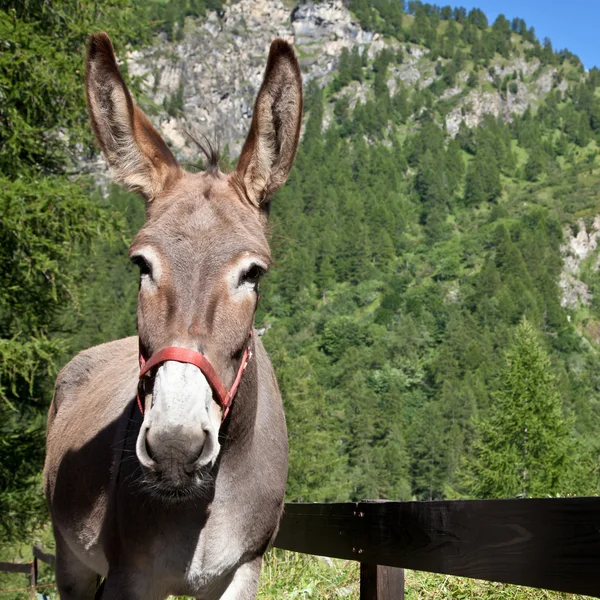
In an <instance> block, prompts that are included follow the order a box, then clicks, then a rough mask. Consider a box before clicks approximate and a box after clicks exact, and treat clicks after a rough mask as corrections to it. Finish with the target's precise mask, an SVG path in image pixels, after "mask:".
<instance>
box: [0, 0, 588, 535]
mask: <svg viewBox="0 0 600 600" xmlns="http://www.w3.org/2000/svg"><path fill="white" fill-rule="evenodd" d="M288 4H289V3H288ZM291 4H292V7H293V4H294V2H292V3H291ZM345 6H346V8H347V9H348V10H349V11H350V14H351V15H352V18H353V19H354V20H355V21H356V22H357V23H359V24H360V27H361V28H362V29H363V30H365V31H369V32H373V35H374V36H376V38H377V39H380V40H386V44H385V45H384V46H383V47H382V49H381V50H379V51H377V52H369V51H368V49H367V46H365V47H364V48H360V47H358V46H357V45H355V46H352V47H351V48H350V47H349V48H347V49H344V50H342V51H341V52H340V53H339V55H338V56H337V57H336V62H335V66H334V70H333V75H332V76H331V77H329V78H328V79H324V80H323V79H320V78H319V77H312V78H308V79H306V78H305V88H304V94H305V96H304V125H303V134H302V141H301V145H300V149H299V151H298V155H297V158H296V162H295V166H294V168H293V169H292V172H291V174H290V178H289V180H288V183H287V184H286V185H285V186H284V187H283V189H281V190H280V191H279V192H278V193H277V194H276V196H275V197H274V198H273V200H272V202H271V209H270V216H269V219H270V229H271V238H270V243H271V247H272V249H273V258H274V264H273V266H272V268H271V270H270V271H269V273H268V274H267V276H266V277H265V279H264V280H263V282H262V284H261V298H260V304H259V310H258V313H257V316H256V328H257V330H259V331H260V333H261V334H262V340H263V343H264V344H265V346H266V348H267V351H268V352H269V355H270V357H271V360H272V362H273V365H274V367H275V371H276V374H277V378H278V382H279V386H280V388H281V392H282V396H283V400H284V405H285V411H286V419H287V424H288V434H289V444H290V472H289V479H288V487H287V499H288V500H289V501H295V500H300V501H319V502H334V501H350V500H360V499H366V498H368V499H390V500H410V499H416V500H435V499H459V498H515V497H550V496H552V497H556V496H583V495H598V493H599V492H600V438H599V436H598V432H599V431H600V252H598V251H597V249H596V244H597V240H598V239H599V238H600V71H599V70H598V69H596V68H593V69H591V70H589V71H586V70H585V69H584V68H583V65H582V63H581V62H580V60H579V59H578V57H577V56H575V55H574V54H572V53H570V52H569V51H567V50H561V51H558V50H556V49H555V48H554V47H553V45H552V42H551V41H550V40H548V39H545V40H539V39H538V38H537V36H536V33H535V29H534V27H533V26H534V25H535V23H525V22H524V21H523V20H522V19H514V20H508V19H507V18H505V17H503V16H500V17H498V18H497V19H496V20H495V21H494V22H490V21H488V18H487V17H486V15H485V14H484V13H483V12H482V11H479V10H471V11H467V10H465V9H462V8H460V7H455V6H452V7H450V6H443V7H440V6H438V5H433V4H426V3H421V2H419V1H414V0H411V1H410V2H408V3H406V5H405V4H404V2H403V1H402V0H348V1H347V2H346V3H345ZM224 7H225V5H224V4H223V3H222V2H221V0H177V1H174V2H168V3H166V2H162V1H161V0H151V1H149V2H141V1H139V0H108V1H106V2H104V1H103V2H97V1H95V0H78V1H75V0H52V1H50V2H48V1H45V0H31V1H25V0H0V544H1V543H9V542H10V543H13V542H15V541H18V540H24V539H27V538H28V536H30V535H31V532H33V531H36V530H38V529H39V528H41V527H44V526H45V524H46V523H47V521H48V516H47V512H46V507H45V501H44V497H43V493H42V490H41V468H42V464H43V457H44V440H45V420H46V413H47V410H48V406H49V403H50V400H51V397H52V390H53V384H54V379H55V377H56V374H57V372H58V370H59V369H60V368H61V367H62V366H63V365H64V364H65V363H66V362H67V361H68V360H69V359H70V358H71V357H72V356H73V355H74V354H75V353H77V352H78V351H80V350H82V349H85V348H88V347H90V346H93V345H96V344H100V343H102V342H105V341H109V340H114V339H118V338H120V337H125V336H129V335H135V333H136V324H135V312H136V296H137V288H138V278H139V274H138V272H137V267H136V266H135V265H132V264H131V263H130V262H129V260H128V258H127V248H128V245H129V243H130V241H131V239H132V237H133V235H134V234H135V232H136V231H137V230H138V229H139V227H140V226H141V224H142V223H143V219H144V207H143V201H142V200H141V199H139V198H138V197H137V196H134V195H132V194H129V193H127V192H125V191H123V190H121V189H120V188H118V187H116V186H114V185H112V184H109V183H108V180H107V179H102V178H99V177H98V176H97V175H96V174H95V173H94V169H93V168H90V167H89V165H91V164H95V163H96V162H97V161H98V151H97V149H96V147H95V145H94V142H93V140H92V135H91V131H90V128H89V125H88V123H87V116H86V112H85V99H84V93H83V89H84V88H83V71H84V67H83V55H84V51H85V42H86V36H87V35H88V34H89V33H90V32H94V31H100V30H105V31H107V32H109V33H110V35H111V38H112V39H113V42H114V44H115V47H116V48H117V52H119V51H121V55H122V56H123V57H125V54H126V52H125V50H126V49H128V48H129V49H136V48H142V47H144V46H148V45H150V44H154V43H156V40H157V39H161V40H163V41H165V43H177V40H178V39H181V38H182V37H183V35H184V32H185V31H187V30H188V29H189V28H191V27H194V26H195V24H196V23H201V22H202V21H203V19H206V18H207V15H209V14H216V15H217V16H216V17H214V18H215V19H217V20H218V19H219V18H220V16H219V15H221V14H222V13H223V10H224ZM303 52H304V51H302V52H301V51H298V53H299V57H300V58H303ZM414 57H418V60H419V62H418V68H419V69H421V70H424V71H426V72H427V74H428V75H427V77H422V78H420V79H419V82H418V83H416V84H415V83H414V82H413V83H411V82H410V81H408V82H404V83H403V82H402V81H401V80H398V79H393V74H394V73H395V72H397V71H398V70H399V69H401V68H402V65H403V64H404V65H406V61H407V60H409V59H411V60H412V59H413V58H414ZM261 60H262V61H264V57H262V58H261ZM262 64H264V62H263V63H262ZM301 64H303V63H302V60H301ZM122 68H123V70H124V72H125V74H126V76H127V77H128V80H129V84H130V86H131V88H132V90H133V91H134V94H135V95H136V98H137V99H138V101H139V103H140V104H141V106H142V107H143V108H144V110H145V111H146V112H147V114H149V115H150V118H151V119H152V115H153V114H155V115H156V114H157V113H158V112H159V111H167V112H169V113H172V114H177V113H178V112H180V111H181V110H182V109H183V108H182V107H183V96H182V95H181V94H183V93H184V92H185V89H183V91H181V92H180V97H177V94H174V95H173V96H171V97H169V98H168V99H167V100H166V101H165V102H164V103H163V105H162V106H155V107H154V108H153V103H152V100H151V99H149V98H148V97H147V96H146V95H145V94H144V92H143V89H144V88H143V85H142V84H143V82H142V81H140V78H139V77H137V76H136V75H135V74H129V75H128V74H127V73H128V70H127V61H126V60H125V62H124V65H122ZM392 79H393V81H394V84H393V85H391V84H390V81H392ZM541 81H542V82H543V83H544V85H543V86H542V85H540V82H541ZM542 88H543V89H542ZM473 92H477V93H479V94H480V95H479V96H477V95H474V96H470V95H472V94H473ZM482 94H484V95H485V94H489V97H492V96H493V97H495V98H496V97H497V98H500V99H501V100H502V102H503V103H504V104H503V106H504V107H508V108H506V110H503V112H501V114H497V115H494V114H493V111H486V110H482V109H481V106H476V105H475V103H474V102H471V103H470V102H469V101H466V100H465V99H466V98H469V97H481V95H482ZM523 98H526V99H527V102H526V104H527V105H526V106H521V107H520V109H519V110H515V111H514V112H512V111H511V108H510V107H511V106H513V104H514V103H517V104H518V102H517V100H518V99H523ZM511 102H512V103H513V104H511ZM451 116H452V118H450V117H451ZM203 133H205V134H206V135H208V136H210V135H211V134H212V132H211V131H208V132H203ZM201 158H202V157H201V155H200V153H198V162H197V164H196V165H195V167H196V168H201V167H202V164H201ZM236 160H237V156H236V155H235V154H233V153H232V154H230V153H229V151H228V149H227V148H224V149H223V152H222V158H221V162H222V169H224V170H227V169H230V168H232V165H234V164H235V161H236ZM188 168H192V167H188Z"/></svg>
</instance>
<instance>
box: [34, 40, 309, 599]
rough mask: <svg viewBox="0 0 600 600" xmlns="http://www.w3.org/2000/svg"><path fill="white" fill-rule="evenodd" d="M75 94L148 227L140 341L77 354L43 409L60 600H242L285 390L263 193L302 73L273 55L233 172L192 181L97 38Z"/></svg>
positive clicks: (256, 557) (210, 172)
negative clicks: (270, 309)
mask: <svg viewBox="0 0 600 600" xmlns="http://www.w3.org/2000/svg"><path fill="white" fill-rule="evenodd" d="M86 94H87V104H88V112H89V117H90V120H91V125H92V128H93V131H94V134H95V137H96V140H97V142H98V144H99V146H100V148H101V150H102V152H103V154H104V157H105V159H106V160H107V162H108V164H109V166H110V167H111V170H112V172H113V175H114V177H115V179H116V181H118V182H121V183H123V184H124V185H125V186H126V187H127V188H129V189H131V190H135V191H137V192H139V193H140V194H141V195H142V196H143V197H144V198H145V201H146V222H145V224H144V226H143V227H142V228H141V230H140V231H139V232H138V233H137V235H136V236H135V239H134V240H133V243H132V245H131V248H130V250H129V254H130V257H131V259H132V260H133V262H134V263H135V264H137V265H138V266H139V268H140V287H139V296H138V310H137V327H138V334H139V337H130V338H126V339H123V340H118V341H115V342H110V343H107V344H102V345H101V346H97V347H94V348H91V349H89V350H86V351H84V352H81V353H80V354H78V355H77V356H76V357H75V358H74V359H73V360H71V362H70V363H69V364H68V365H67V366H66V367H65V368H64V369H63V370H62V371H61V372H60V374H59V376H58V379H57V381H56V388H55V394H54V399H53V402H52V405H51V407H50V412H49V416H48V435H47V451H46V463H45V467H44V485H45V492H46V497H47V500H48V504H49V508H50V513H51V516H52V524H53V529H54V535H55V538H56V581H57V585H58V590H59V593H60V597H61V598H62V599H63V600H86V599H92V598H94V596H95V594H96V593H97V595H98V597H99V596H101V597H102V599H103V600H113V599H117V598H119V599H132V600H135V599H138V598H139V599H140V600H141V599H144V600H159V599H162V598H164V597H166V596H167V595H169V594H173V595H188V596H195V597H197V598H202V599H204V600H212V599H217V598H222V599H224V600H246V599H252V598H254V597H255V595H256V591H257V587H258V579H259V574H260V568H261V564H262V557H263V554H264V552H265V550H266V549H267V547H268V546H269V543H270V542H271V541H272V539H273V537H274V536H275V533H276V531H277V527H278V524H279V519H280V516H281V512H282V507H283V498H284V491H285V483H286V478H287V434H286V428H285V419H284V414H283V407H282V402H281V396H280V393H279V390H278V387H277V382H276V380H275V376H274V373H273V368H272V366H271V363H270V361H269V358H268V357H267V354H266V352H265V350H264V347H263V345H262V343H261V341H260V339H259V338H258V337H257V336H256V335H255V333H254V330H253V322H254V314H255V310H256V306H257V302H258V284H259V280H260V278H261V276H262V275H263V274H264V273H265V272H266V270H267V269H268V268H269V263H270V251H269V245H268V242H267V233H266V226H267V210H268V206H269V199H270V197H271V195H272V194H273V192H275V191H276V190H277V189H278V188H279V187H280V186H281V185H283V184H284V183H285V181H286V179H287V176H288V173H289V171H290V168H291V166H292V163H293V161H294V157H295V154H296V149H297V146H298V139H299V135H300V125H301V117H302V81H301V76H300V69H299V67H298V62H297V59H296V57H295V54H294V51H293V49H292V48H291V46H290V45H289V44H288V43H286V42H285V41H283V40H281V39H276V40H275V41H274V42H273V43H272V45H271V49H270V52H269V57H268V61H267V66H266V70H265V75H264V80H263V83H262V86H261V88H260V91H259V93H258V96H257V98H256V104H255V107H254V115H253V118H252V122H251V126H250V131H249V134H248V137H247V139H246V141H245V144H244V146H243V148H242V152H241V155H240V158H239V161H238V164H237V167H236V168H235V170H234V171H233V172H231V173H228V174H226V173H223V172H221V171H220V170H219V167H218V160H216V161H215V160H214V156H213V157H212V159H211V160H210V161H209V164H208V167H207V169H206V171H204V172H201V173H195V174H192V173H188V172H185V171H184V170H183V169H182V168H181V167H180V166H179V164H178V163H177V161H176V159H175V157H174V156H173V154H172V153H171V151H170V150H169V148H168V146H167V145H166V143H165V142H164V141H163V140H162V138H161V137H160V135H159V134H158V133H157V131H156V130H155V129H154V128H153V127H152V125H151V124H150V122H149V120H148V119H147V118H146V116H145V115H144V113H143V112H142V111H141V110H140V109H139V107H138V106H136V105H135V104H134V102H133V100H132V98H131V95H130V93H129V90H128V89H127V87H126V85H125V83H124V81H123V78H122V76H121V74H120V72H119V69H118V66H117V61H116V58H115V53H114V49H113V46H112V43H111V41H110V39H109V38H108V36H107V35H106V34H105V33H100V34H97V35H92V36H91V37H90V40H89V45H88V51H87V59H86ZM138 384H139V385H138ZM99 576H101V577H104V578H105V579H104V582H103V584H102V586H101V588H100V589H99V590H98V591H97V590H96V588H97V582H98V580H99Z"/></svg>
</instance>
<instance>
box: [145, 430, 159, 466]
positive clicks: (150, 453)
mask: <svg viewBox="0 0 600 600" xmlns="http://www.w3.org/2000/svg"><path fill="white" fill-rule="evenodd" d="M144 445H145V446H146V454H147V455H148V456H149V458H150V459H151V460H153V461H154V462H158V461H157V460H156V457H155V456H154V452H153V449H152V446H151V445H150V430H148V431H146V436H145V438H144Z"/></svg>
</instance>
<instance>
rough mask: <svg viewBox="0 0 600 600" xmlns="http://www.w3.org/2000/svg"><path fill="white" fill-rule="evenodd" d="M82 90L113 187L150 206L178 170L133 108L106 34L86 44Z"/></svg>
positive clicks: (171, 158)
mask: <svg viewBox="0 0 600 600" xmlns="http://www.w3.org/2000/svg"><path fill="white" fill-rule="evenodd" d="M85 89H86V96H87V105H88V113H89V116H90V120H91V123H92V129H93V130H94V134H95V136H96V140H97V142H98V145H99V146H100V149H101V150H102V153H103V154H104V156H105V158H106V160H107V162H108V165H109V167H110V168H111V170H112V172H113V175H114V178H115V181H117V182H119V183H122V184H124V185H125V186H126V187H127V188H128V189H130V190H133V191H136V192H139V193H141V194H142V195H143V196H144V197H145V198H146V200H148V201H149V202H151V201H152V200H154V199H155V198H156V197H157V196H158V195H159V194H160V193H161V192H162V191H163V190H164V189H165V188H167V187H168V186H169V185H171V184H172V183H173V182H174V181H176V180H177V179H178V178H179V177H180V176H181V168H180V167H179V165H178V164H177V161H176V160H175V157H174V156H173V153H172V152H171V151H170V150H169V147H168V146H167V145H166V144H165V142H164V141H163V139H162V138H161V137H160V135H159V134H158V132H157V131H156V129H154V127H152V125H151V124H150V121H148V118H147V117H146V115H145V114H144V113H143V112H142V111H141V110H140V109H139V108H138V107H137V106H136V105H135V103H134V102H133V100H132V98H131V94H130V93H129V90H128V89H127V86H126V85H125V82H124V81H123V77H122V76H121V72H120V71H119V67H118V66H117V60H116V58H115V52H114V49H113V45H112V43H111V41H110V39H109V37H108V36H107V35H106V33H98V34H96V35H91V36H90V38H89V43H88V51H87V59H86V73H85Z"/></svg>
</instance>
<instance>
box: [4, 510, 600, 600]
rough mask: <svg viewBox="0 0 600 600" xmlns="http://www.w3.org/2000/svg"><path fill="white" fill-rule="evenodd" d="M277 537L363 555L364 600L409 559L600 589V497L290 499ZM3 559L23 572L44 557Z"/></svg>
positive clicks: (314, 549) (420, 564)
mask: <svg viewBox="0 0 600 600" xmlns="http://www.w3.org/2000/svg"><path fill="white" fill-rule="evenodd" d="M275 546H276V547H278V548H284V549H286V550H292V551H294V552H302V553H305V554H316V555H320V556H329V557H333V558H343V559H350V560H355V561H358V562H360V563H361V571H360V573H361V583H360V597H361V600H392V599H393V600H400V599H402V598H403V597H404V573H403V568H408V569H413V570H416V571H430V572H433V573H444V574H447V575H458V576H461V577H472V578H477V579H486V580H488V581H497V582H503V583H514V584H519V585H526V586H531V587H536V588H543V589H550V590H557V591H561V592H571V593H579V594H586V595H589V596H598V597H600V498H556V499H554V498H548V499H531V500H471V501H448V502H381V501H373V502H369V501H364V502H349V503H341V504H286V506H285V512H284V515H283V519H282V521H281V526H280V529H279V533H278V535H277V538H276V540H275ZM33 557H34V558H33V561H32V562H31V563H25V564H17V563H0V571H9V572H13V573H26V574H29V575H30V578H31V590H32V594H34V593H35V589H36V585H37V561H38V560H41V561H44V562H46V563H48V564H50V565H52V566H54V557H53V556H52V555H50V554H47V553H45V552H43V551H42V550H41V549H40V548H38V547H35V546H34V548H33Z"/></svg>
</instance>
